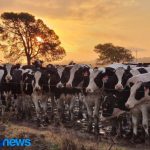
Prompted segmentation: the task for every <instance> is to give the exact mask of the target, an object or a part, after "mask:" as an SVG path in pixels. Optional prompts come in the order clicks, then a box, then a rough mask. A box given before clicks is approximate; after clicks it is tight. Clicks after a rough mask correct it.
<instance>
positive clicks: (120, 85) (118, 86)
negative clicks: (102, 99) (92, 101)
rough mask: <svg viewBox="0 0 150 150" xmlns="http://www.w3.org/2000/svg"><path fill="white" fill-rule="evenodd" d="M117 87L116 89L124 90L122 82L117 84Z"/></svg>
mask: <svg viewBox="0 0 150 150" xmlns="http://www.w3.org/2000/svg"><path fill="white" fill-rule="evenodd" d="M115 89H116V90H122V89H123V86H122V84H117V85H116V86H115Z"/></svg>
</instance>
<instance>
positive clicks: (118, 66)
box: [107, 63, 128, 70]
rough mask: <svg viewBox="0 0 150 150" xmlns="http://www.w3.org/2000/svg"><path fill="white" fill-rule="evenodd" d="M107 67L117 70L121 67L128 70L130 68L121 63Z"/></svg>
mask: <svg viewBox="0 0 150 150" xmlns="http://www.w3.org/2000/svg"><path fill="white" fill-rule="evenodd" d="M107 67H110V68H114V69H115V70H116V69H117V68H120V67H122V68H124V69H127V67H128V66H127V65H124V64H120V63H113V64H110V65H108V66H107Z"/></svg>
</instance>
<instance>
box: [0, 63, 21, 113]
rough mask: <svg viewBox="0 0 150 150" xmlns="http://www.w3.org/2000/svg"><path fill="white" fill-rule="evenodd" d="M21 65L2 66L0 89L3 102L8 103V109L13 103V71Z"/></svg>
mask: <svg viewBox="0 0 150 150" xmlns="http://www.w3.org/2000/svg"><path fill="white" fill-rule="evenodd" d="M19 67H20V65H18V64H17V65H12V64H9V63H8V64H4V65H3V66H1V80H0V91H1V100H2V104H3V105H6V109H7V110H9V108H10V105H11V96H12V87H13V85H12V79H13V71H14V70H15V69H18V68H19Z"/></svg>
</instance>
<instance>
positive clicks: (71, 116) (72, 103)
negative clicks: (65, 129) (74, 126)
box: [69, 96, 76, 121]
mask: <svg viewBox="0 0 150 150" xmlns="http://www.w3.org/2000/svg"><path fill="white" fill-rule="evenodd" d="M75 100H76V98H75V96H73V97H72V98H71V101H70V105H69V113H70V119H71V121H74V114H73V108H74V104H75Z"/></svg>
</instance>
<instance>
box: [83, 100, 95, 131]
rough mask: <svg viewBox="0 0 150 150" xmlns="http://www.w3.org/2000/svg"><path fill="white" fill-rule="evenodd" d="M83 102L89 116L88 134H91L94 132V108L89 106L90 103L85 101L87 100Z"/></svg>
mask: <svg viewBox="0 0 150 150" xmlns="http://www.w3.org/2000/svg"><path fill="white" fill-rule="evenodd" d="M83 102H84V104H85V106H86V109H87V114H88V132H91V130H92V120H93V119H92V107H90V106H89V104H88V102H87V101H86V100H85V98H84V99H83Z"/></svg>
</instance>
